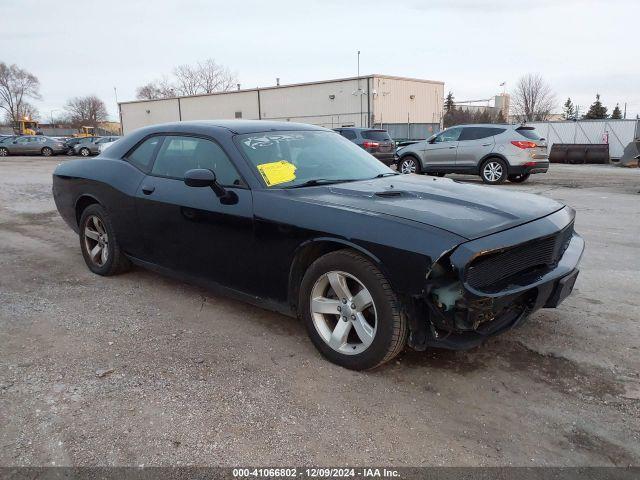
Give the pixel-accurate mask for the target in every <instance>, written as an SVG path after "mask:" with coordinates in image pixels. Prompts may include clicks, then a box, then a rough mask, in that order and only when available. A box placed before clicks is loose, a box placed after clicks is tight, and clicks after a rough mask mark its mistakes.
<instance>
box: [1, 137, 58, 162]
mask: <svg viewBox="0 0 640 480" xmlns="http://www.w3.org/2000/svg"><path fill="white" fill-rule="evenodd" d="M66 151H67V147H66V145H65V144H64V143H63V142H61V141H59V140H55V139H53V138H49V137H45V136H43V135H22V136H15V137H11V138H10V139H7V140H6V141H4V142H2V143H0V157H6V156H7V155H43V156H45V157H49V156H51V155H56V154H59V153H65V152H66Z"/></svg>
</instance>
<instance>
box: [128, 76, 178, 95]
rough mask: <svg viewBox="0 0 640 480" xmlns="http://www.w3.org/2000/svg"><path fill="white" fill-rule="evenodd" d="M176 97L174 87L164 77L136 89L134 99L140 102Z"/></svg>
mask: <svg viewBox="0 0 640 480" xmlns="http://www.w3.org/2000/svg"><path fill="white" fill-rule="evenodd" d="M176 95H177V92H176V87H175V85H173V84H172V83H171V81H170V80H169V79H168V78H167V77H166V76H164V77H162V78H161V79H160V80H155V81H153V82H149V83H147V84H146V85H143V86H141V87H138V88H137V89H136V98H138V99H140V100H158V99H161V98H171V97H175V96H176Z"/></svg>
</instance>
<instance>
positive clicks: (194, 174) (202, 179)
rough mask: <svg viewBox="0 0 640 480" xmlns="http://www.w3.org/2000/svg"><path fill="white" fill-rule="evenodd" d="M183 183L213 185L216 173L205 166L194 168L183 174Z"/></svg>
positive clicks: (194, 185)
mask: <svg viewBox="0 0 640 480" xmlns="http://www.w3.org/2000/svg"><path fill="white" fill-rule="evenodd" d="M184 183H185V184H186V185H187V186H188V187H213V185H214V184H215V183H216V174H215V173H214V172H212V171H211V170H207V169H206V168H195V169H193V170H188V171H187V173H185V174H184Z"/></svg>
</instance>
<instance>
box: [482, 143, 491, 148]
mask: <svg viewBox="0 0 640 480" xmlns="http://www.w3.org/2000/svg"><path fill="white" fill-rule="evenodd" d="M489 145H491V144H490V143H483V144H482V146H483V147H488V146H489Z"/></svg>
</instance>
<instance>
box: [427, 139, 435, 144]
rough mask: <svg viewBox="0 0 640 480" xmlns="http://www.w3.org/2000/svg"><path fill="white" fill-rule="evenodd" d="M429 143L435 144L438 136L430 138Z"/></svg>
mask: <svg viewBox="0 0 640 480" xmlns="http://www.w3.org/2000/svg"><path fill="white" fill-rule="evenodd" d="M427 143H430V144H431V145H433V144H434V143H436V137H433V138H432V139H431V140H429V141H428V142H427Z"/></svg>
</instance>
